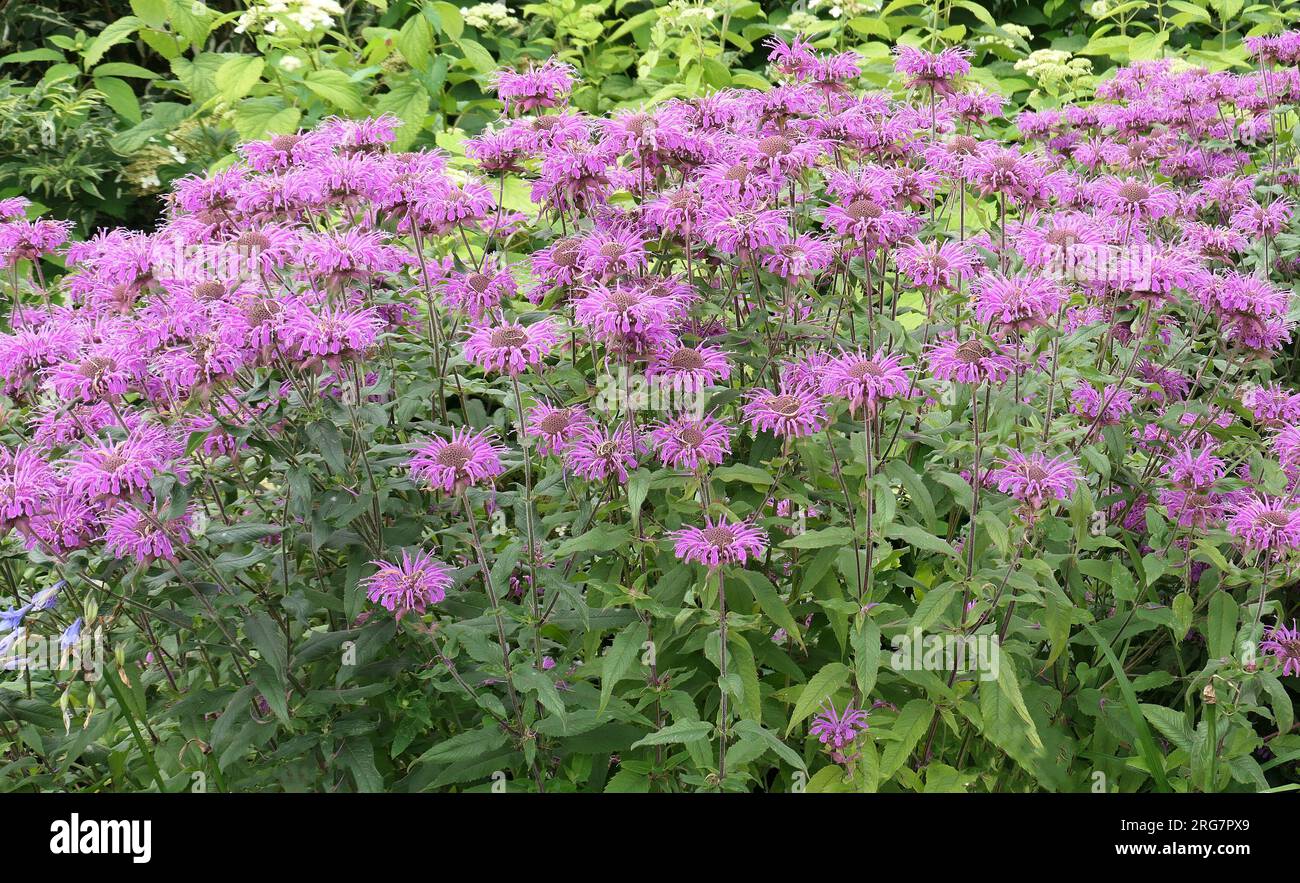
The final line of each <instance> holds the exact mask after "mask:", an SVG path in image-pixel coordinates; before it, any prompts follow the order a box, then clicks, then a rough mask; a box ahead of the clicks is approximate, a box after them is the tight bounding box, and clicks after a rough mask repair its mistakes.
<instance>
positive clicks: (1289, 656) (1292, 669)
mask: <svg viewBox="0 0 1300 883" xmlns="http://www.w3.org/2000/svg"><path fill="white" fill-rule="evenodd" d="M1259 649H1261V650H1263V651H1264V652H1266V653H1272V654H1273V658H1274V659H1276V660H1277V661H1278V662H1280V663H1281V664H1282V676H1283V677H1286V676H1288V675H1291V676H1294V677H1300V631H1297V630H1296V625H1295V621H1294V620H1292V622H1291V628H1287V627H1286V626H1285V625H1283V624H1282V623H1280V622H1279V623H1277V624H1276V625H1274V626H1273V627H1272V628H1271V629H1269V630H1268V634H1266V635H1265V636H1264V640H1262V641H1260V642H1259Z"/></svg>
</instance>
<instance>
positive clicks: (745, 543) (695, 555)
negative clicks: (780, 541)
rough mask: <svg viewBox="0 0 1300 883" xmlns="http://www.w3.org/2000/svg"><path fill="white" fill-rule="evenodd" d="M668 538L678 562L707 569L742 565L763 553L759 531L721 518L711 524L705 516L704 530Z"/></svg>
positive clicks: (676, 533) (687, 530) (690, 529)
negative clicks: (690, 563) (673, 542)
mask: <svg viewBox="0 0 1300 883" xmlns="http://www.w3.org/2000/svg"><path fill="white" fill-rule="evenodd" d="M670 536H671V537H672V538H673V539H674V540H675V541H676V543H675V547H674V552H675V554H676V555H677V557H678V558H680V559H681V560H682V561H688V562H695V563H698V564H703V565H705V566H707V567H709V568H711V569H714V568H718V567H721V566H722V565H724V564H744V563H745V562H746V561H747V560H749V559H750V558H758V557H759V556H761V555H762V554H763V552H764V551H765V550H766V549H767V537H765V536H764V535H763V533H762V531H760V530H758V529H757V528H756V527H754V526H752V525H750V524H749V523H748V522H745V521H730V520H729V519H727V518H726V517H725V516H723V517H719V518H718V520H717V521H714V520H713V519H711V518H710V517H709V516H707V515H706V516H704V527H684V528H682V529H681V530H677V531H674V532H673V533H672V534H670Z"/></svg>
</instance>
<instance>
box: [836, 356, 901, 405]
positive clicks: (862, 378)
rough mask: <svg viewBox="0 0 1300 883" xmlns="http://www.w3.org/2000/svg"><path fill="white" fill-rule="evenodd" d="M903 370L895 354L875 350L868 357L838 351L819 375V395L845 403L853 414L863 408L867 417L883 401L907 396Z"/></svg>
mask: <svg viewBox="0 0 1300 883" xmlns="http://www.w3.org/2000/svg"><path fill="white" fill-rule="evenodd" d="M907 389H908V381H907V371H906V369H904V368H903V363H902V360H901V359H900V358H899V357H898V356H896V355H892V354H891V355H887V354H886V353H885V352H884V351H883V350H877V351H876V353H875V355H871V356H868V355H867V354H866V353H863V352H842V353H841V354H840V356H839V358H837V359H835V360H833V361H832V362H830V363H829V364H828V365H827V366H826V367H825V369H824V374H823V375H822V394H823V395H828V396H833V397H835V398H842V399H848V400H849V409H850V410H851V411H853V412H855V413H856V412H857V411H858V409H859V408H861V407H862V406H863V404H865V405H866V408H867V413H868V414H875V413H876V411H877V410H878V409H879V407H880V403H881V402H883V401H885V400H886V399H893V398H898V397H900V396H905V395H907Z"/></svg>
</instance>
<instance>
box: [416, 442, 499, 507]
mask: <svg viewBox="0 0 1300 883" xmlns="http://www.w3.org/2000/svg"><path fill="white" fill-rule="evenodd" d="M504 453H505V448H503V447H501V446H499V445H497V444H496V443H495V442H494V441H493V439H492V436H491V435H490V433H489V432H488V430H483V431H481V432H477V433H475V432H471V431H470V430H469V429H467V428H463V427H462V428H461V429H456V430H453V431H452V434H451V439H450V440H447V439H442V438H435V439H433V440H432V441H430V442H427V443H426V444H424V445H422V446H421V447H419V448H417V449H416V451H415V454H414V455H413V456H412V457H411V459H410V461H409V462H408V464H407V465H408V466H409V468H410V470H411V476H412V477H413V478H415V479H417V480H419V481H423V482H426V483H427V484H429V485H431V486H433V487H435V488H439V489H441V490H443V491H446V492H447V493H460V492H461V491H463V490H465V489H466V488H468V487H472V486H474V485H477V484H482V483H483V482H485V481H490V480H491V479H493V478H495V477H496V476H498V475H500V474H501V473H502V472H503V471H505V467H504V466H502V465H501V455H502V454H504Z"/></svg>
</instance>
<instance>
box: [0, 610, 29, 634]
mask: <svg viewBox="0 0 1300 883" xmlns="http://www.w3.org/2000/svg"><path fill="white" fill-rule="evenodd" d="M31 609H32V605H30V604H28V605H26V606H23V607H18V608H14V609H10V610H0V630H4V629H8V630H10V631H12V630H13V629H16V628H18V626H20V625H22V624H23V617H24V616H26V615H27V611H29V610H31Z"/></svg>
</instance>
